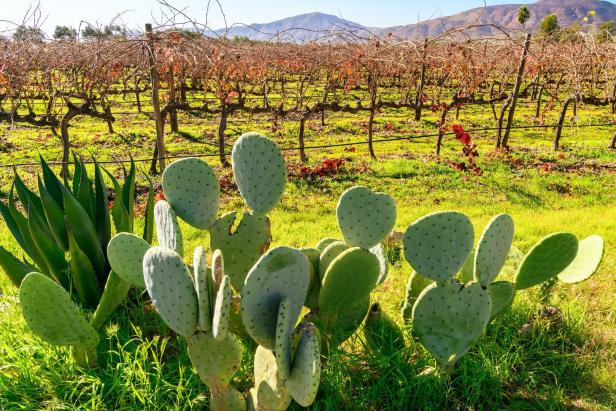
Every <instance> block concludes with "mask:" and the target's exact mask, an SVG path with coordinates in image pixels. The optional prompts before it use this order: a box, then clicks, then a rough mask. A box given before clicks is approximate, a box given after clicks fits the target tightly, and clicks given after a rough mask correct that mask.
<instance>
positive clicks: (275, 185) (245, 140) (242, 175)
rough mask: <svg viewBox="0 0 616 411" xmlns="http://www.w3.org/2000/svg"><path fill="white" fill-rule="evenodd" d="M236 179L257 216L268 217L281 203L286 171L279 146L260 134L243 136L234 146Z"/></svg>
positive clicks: (243, 195) (247, 202)
mask: <svg viewBox="0 0 616 411" xmlns="http://www.w3.org/2000/svg"><path fill="white" fill-rule="evenodd" d="M231 157H232V159H233V175H234V176H235V182H236V183H237V188H239V190H240V193H241V194H242V197H244V200H245V201H246V204H247V205H248V207H250V208H251V209H252V210H253V211H254V212H255V214H267V213H268V212H269V211H270V210H271V209H272V208H274V206H275V205H276V203H277V202H278V200H280V197H281V196H282V193H283V192H284V188H285V185H286V183H287V167H286V165H285V162H284V158H283V157H282V153H281V152H280V149H279V148H278V146H277V145H276V144H275V143H274V142H273V141H271V140H270V139H268V138H267V137H265V136H263V135H261V134H258V133H246V134H243V135H242V136H241V137H240V138H239V139H238V140H237V141H236V142H235V144H234V145H233V151H232V153H231Z"/></svg>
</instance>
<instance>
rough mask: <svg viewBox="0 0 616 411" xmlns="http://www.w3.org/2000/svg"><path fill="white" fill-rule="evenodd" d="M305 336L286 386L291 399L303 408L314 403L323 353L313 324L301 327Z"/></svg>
mask: <svg viewBox="0 0 616 411" xmlns="http://www.w3.org/2000/svg"><path fill="white" fill-rule="evenodd" d="M300 327H303V329H302V331H303V335H302V336H301V338H300V340H299V344H298V345H297V349H296V350H295V355H294V357H293V365H292V367H291V373H290V374H289V378H287V380H286V382H285V385H286V387H287V390H288V391H289V393H290V394H291V397H293V399H294V400H295V401H296V402H297V403H298V404H299V405H300V406H302V407H308V406H309V405H310V404H312V403H313V401H314V399H315V397H316V395H317V391H318V389H319V381H320V379H321V351H320V349H319V336H318V331H317V330H316V328H315V327H314V326H313V325H312V324H303V325H300Z"/></svg>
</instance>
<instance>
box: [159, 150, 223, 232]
mask: <svg viewBox="0 0 616 411" xmlns="http://www.w3.org/2000/svg"><path fill="white" fill-rule="evenodd" d="M163 192H164V193H165V197H166V198H167V201H168V202H169V205H170V206H171V207H172V208H173V210H175V212H176V214H177V216H178V217H180V218H181V219H182V220H184V221H186V222H187V223H188V224H190V225H191V226H193V227H195V228H200V229H206V228H208V227H209V226H211V225H212V224H213V223H214V221H215V220H216V214H217V213H218V203H219V201H220V186H219V185H218V179H217V178H216V174H214V170H212V168H211V167H210V166H209V165H208V164H207V163H206V162H205V161H203V160H201V159H199V158H194V157H193V158H184V159H182V160H178V161H175V162H173V163H171V164H170V165H169V167H167V168H166V169H165V172H164V173H163Z"/></svg>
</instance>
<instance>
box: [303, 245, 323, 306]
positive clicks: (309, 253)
mask: <svg viewBox="0 0 616 411" xmlns="http://www.w3.org/2000/svg"><path fill="white" fill-rule="evenodd" d="M302 253H304V255H305V256H306V258H308V263H309V268H310V286H309V287H308V295H306V301H304V305H305V306H306V307H308V308H310V309H316V308H317V306H318V304H319V292H321V278H320V277H319V259H320V256H321V252H320V251H319V250H318V249H316V248H302Z"/></svg>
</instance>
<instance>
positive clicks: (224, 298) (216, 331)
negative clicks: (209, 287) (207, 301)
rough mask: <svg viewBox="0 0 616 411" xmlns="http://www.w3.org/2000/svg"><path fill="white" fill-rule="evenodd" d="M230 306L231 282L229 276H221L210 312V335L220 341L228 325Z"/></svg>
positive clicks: (225, 333)
mask: <svg viewBox="0 0 616 411" xmlns="http://www.w3.org/2000/svg"><path fill="white" fill-rule="evenodd" d="M230 307H231V282H230V280H229V276H228V275H225V276H224V277H222V281H221V283H220V286H219V288H218V292H217V293H216V303H215V304H214V312H213V313H212V336H213V337H214V338H215V339H216V340H218V341H221V340H223V339H224V338H225V336H226V335H227V328H228V326H229V308H230Z"/></svg>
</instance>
